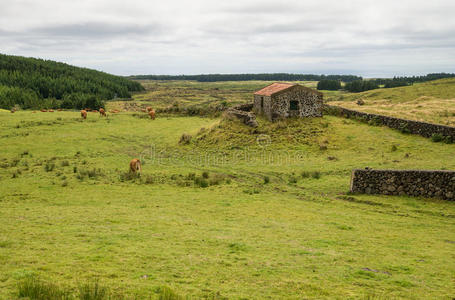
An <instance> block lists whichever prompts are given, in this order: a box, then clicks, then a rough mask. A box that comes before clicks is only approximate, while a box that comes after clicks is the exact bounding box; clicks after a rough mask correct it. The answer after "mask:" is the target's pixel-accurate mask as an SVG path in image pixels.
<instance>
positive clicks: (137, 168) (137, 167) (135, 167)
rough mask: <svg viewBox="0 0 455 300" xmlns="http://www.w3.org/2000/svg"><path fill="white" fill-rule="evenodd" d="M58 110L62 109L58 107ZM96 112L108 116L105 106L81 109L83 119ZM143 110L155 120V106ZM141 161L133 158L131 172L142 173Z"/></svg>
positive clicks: (113, 111)
mask: <svg viewBox="0 0 455 300" xmlns="http://www.w3.org/2000/svg"><path fill="white" fill-rule="evenodd" d="M57 110H58V111H62V109H57ZM40 111H41V112H54V110H52V109H44V108H43V109H41V110H40ZM89 111H90V112H94V113H97V112H99V114H100V117H107V114H106V111H105V110H104V108H102V107H101V108H100V109H99V110H96V109H95V110H91V109H89V108H86V109H83V110H81V118H82V119H84V120H85V119H87V112H89ZM15 112H16V109H15V108H12V109H11V113H15ZM118 112H119V110H117V109H115V110H111V111H110V113H113V114H115V113H118ZM142 112H145V113H147V114H148V115H149V117H150V119H152V120H155V110H154V109H153V108H151V107H150V106H148V107H147V108H145V109H142ZM33 113H36V111H33ZM141 170H142V168H141V161H140V160H139V159H137V158H134V159H132V160H131V162H130V172H132V173H135V174H136V173H137V174H140V173H141Z"/></svg>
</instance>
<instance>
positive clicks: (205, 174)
mask: <svg viewBox="0 0 455 300" xmlns="http://www.w3.org/2000/svg"><path fill="white" fill-rule="evenodd" d="M202 177H203V178H206V179H207V178H209V172H207V171H204V172H202Z"/></svg>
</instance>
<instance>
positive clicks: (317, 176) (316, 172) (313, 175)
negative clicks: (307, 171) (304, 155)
mask: <svg viewBox="0 0 455 300" xmlns="http://www.w3.org/2000/svg"><path fill="white" fill-rule="evenodd" d="M311 177H313V178H314V179H319V178H321V173H320V172H319V171H314V172H313V173H311Z"/></svg>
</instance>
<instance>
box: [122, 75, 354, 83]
mask: <svg viewBox="0 0 455 300" xmlns="http://www.w3.org/2000/svg"><path fill="white" fill-rule="evenodd" d="M128 78H130V79H136V80H194V81H200V82H215V81H248V80H264V81H320V80H339V81H343V82H351V81H354V80H361V79H362V77H360V76H355V75H314V74H288V73H264V74H201V75H133V76H130V77H128Z"/></svg>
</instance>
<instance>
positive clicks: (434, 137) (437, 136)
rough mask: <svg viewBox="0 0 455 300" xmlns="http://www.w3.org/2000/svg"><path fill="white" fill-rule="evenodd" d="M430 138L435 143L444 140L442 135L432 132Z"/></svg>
mask: <svg viewBox="0 0 455 300" xmlns="http://www.w3.org/2000/svg"><path fill="white" fill-rule="evenodd" d="M431 140H432V141H433V142H435V143H439V142H442V141H443V140H444V136H443V135H441V134H439V133H433V134H432V135H431Z"/></svg>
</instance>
